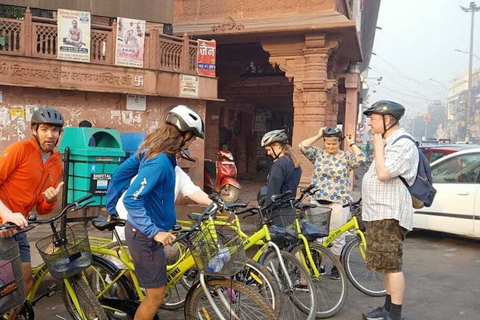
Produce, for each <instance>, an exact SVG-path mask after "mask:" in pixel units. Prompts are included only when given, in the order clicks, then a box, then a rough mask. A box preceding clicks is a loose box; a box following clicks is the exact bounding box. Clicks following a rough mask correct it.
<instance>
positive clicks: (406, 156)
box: [362, 128, 419, 230]
mask: <svg viewBox="0 0 480 320" xmlns="http://www.w3.org/2000/svg"><path fill="white" fill-rule="evenodd" d="M406 134H407V135H408V133H407V132H406V131H405V129H403V128H400V129H398V130H397V131H395V132H394V133H392V134H391V135H390V136H389V137H388V138H387V140H386V144H385V167H386V168H387V170H388V172H389V173H390V177H391V179H390V180H388V181H384V182H382V181H380V180H379V179H378V177H377V172H376V170H375V161H373V162H372V165H371V166H370V168H369V169H368V171H367V173H366V174H365V175H364V177H363V181H362V203H363V205H362V218H363V220H365V221H376V220H385V219H395V220H398V222H399V224H400V225H401V226H402V227H404V228H405V229H407V230H412V229H413V206H412V198H411V196H410V193H409V192H408V189H407V188H406V187H405V185H404V184H403V182H402V181H401V180H400V179H399V177H400V176H402V177H403V178H404V179H405V180H406V181H407V183H408V184H409V185H412V184H413V182H414V181H415V178H416V176H417V169H418V161H419V159H418V149H417V147H416V146H415V144H414V143H413V142H412V141H410V140H409V139H406V138H404V139H400V140H398V141H397V142H395V144H393V142H394V141H395V140H396V139H397V138H398V137H400V136H402V135H406Z"/></svg>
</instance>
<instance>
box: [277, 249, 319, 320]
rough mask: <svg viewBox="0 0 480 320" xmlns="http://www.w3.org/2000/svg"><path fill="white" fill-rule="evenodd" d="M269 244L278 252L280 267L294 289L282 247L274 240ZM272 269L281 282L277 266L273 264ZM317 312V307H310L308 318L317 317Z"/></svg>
mask: <svg viewBox="0 0 480 320" xmlns="http://www.w3.org/2000/svg"><path fill="white" fill-rule="evenodd" d="M268 246H269V247H272V248H273V249H274V250H275V253H276V254H277V257H278V261H279V262H280V267H281V268H282V272H283V274H284V275H285V277H286V279H287V283H288V286H289V288H290V289H293V281H292V279H291V278H290V275H289V273H288V271H287V267H286V266H285V262H284V261H283V257H282V253H281V252H280V248H279V247H278V245H277V244H276V243H274V242H272V241H269V242H268ZM310 257H311V256H310ZM270 269H271V271H272V273H273V276H274V277H275V279H276V280H277V281H278V283H281V281H280V277H279V276H278V273H277V270H275V268H273V266H270ZM312 289H313V288H312ZM316 313H317V310H315V308H310V312H309V313H308V317H307V320H313V319H315V316H316Z"/></svg>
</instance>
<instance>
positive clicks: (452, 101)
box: [446, 70, 480, 143]
mask: <svg viewBox="0 0 480 320" xmlns="http://www.w3.org/2000/svg"><path fill="white" fill-rule="evenodd" d="M467 90H468V73H465V74H464V75H462V76H461V77H458V78H456V79H454V80H453V81H452V82H451V84H450V86H449V87H448V98H447V112H446V113H447V135H448V136H449V137H450V138H451V139H452V141H464V140H465V135H466V110H467V108H466V104H467ZM471 90H472V92H471V97H472V105H471V106H470V108H469V113H470V123H469V127H470V129H469V131H470V141H471V142H475V143H479V142H480V108H479V102H480V70H474V71H473V73H472V89H471Z"/></svg>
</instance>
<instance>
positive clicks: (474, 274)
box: [29, 183, 480, 320]
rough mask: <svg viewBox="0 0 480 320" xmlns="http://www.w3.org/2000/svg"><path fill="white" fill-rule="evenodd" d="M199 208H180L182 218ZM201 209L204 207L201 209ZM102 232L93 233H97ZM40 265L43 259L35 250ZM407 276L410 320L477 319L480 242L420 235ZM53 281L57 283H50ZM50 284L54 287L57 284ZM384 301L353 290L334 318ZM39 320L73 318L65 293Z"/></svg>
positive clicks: (408, 251) (414, 236)
mask: <svg viewBox="0 0 480 320" xmlns="http://www.w3.org/2000/svg"><path fill="white" fill-rule="evenodd" d="M243 185H244V191H245V192H244V194H243V196H242V198H243V199H242V200H244V201H245V200H247V199H246V197H251V196H252V194H255V192H254V188H256V186H257V185H258V184H257V185H255V184H253V183H252V184H249V183H243ZM194 209H195V208H194V207H190V206H183V207H181V208H179V218H181V217H183V216H184V212H186V211H194ZM197 210H198V209H197ZM47 232H48V229H46V228H44V227H41V228H37V229H36V231H35V232H33V233H32V234H30V235H29V236H30V238H31V239H32V240H35V239H39V238H41V237H42V236H44V235H46V234H47ZM96 233H97V232H96V231H94V232H91V234H96ZM32 252H33V253H34V264H36V263H39V261H40V257H39V256H38V253H36V250H35V249H33V247H32ZM404 260H405V274H406V281H407V290H406V300H405V304H404V310H405V316H406V317H407V319H432V320H433V319H442V320H443V319H445V320H447V319H455V320H456V319H460V320H462V319H465V320H470V319H477V318H478V313H479V312H480V305H479V304H478V301H480V277H479V270H480V242H479V241H474V240H468V239H461V238H456V237H454V236H450V235H445V234H439V233H433V232H426V231H414V232H412V233H410V234H409V235H408V237H407V240H406V242H405V257H404ZM50 281H53V280H50ZM50 281H49V283H51V282H50ZM382 303H383V298H371V297H368V296H365V295H363V294H362V293H360V292H359V291H357V290H356V289H355V288H354V287H353V286H351V285H350V286H349V292H348V298H347V302H346V304H345V306H344V308H343V309H342V310H341V311H340V313H338V314H337V316H336V317H335V318H334V319H343V320H347V319H361V312H363V311H365V310H368V309H370V308H373V307H376V306H378V305H380V304H382ZM36 313H37V317H36V319H39V320H51V319H62V318H65V319H69V317H68V315H67V312H66V310H65V308H64V306H63V303H62V300H61V297H60V294H57V295H55V296H54V297H52V298H50V299H47V298H45V299H44V300H42V301H41V302H40V303H39V304H38V305H37V307H36ZM161 318H163V319H165V318H168V319H170V320H177V319H183V313H182V311H177V312H170V311H161Z"/></svg>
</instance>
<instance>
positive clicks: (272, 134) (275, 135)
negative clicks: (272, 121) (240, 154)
mask: <svg viewBox="0 0 480 320" xmlns="http://www.w3.org/2000/svg"><path fill="white" fill-rule="evenodd" d="M274 142H279V143H287V142H288V137H287V134H286V133H285V130H283V129H281V130H272V131H269V132H267V133H265V135H264V136H263V138H262V147H266V146H269V145H271V144H272V143H274Z"/></svg>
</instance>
